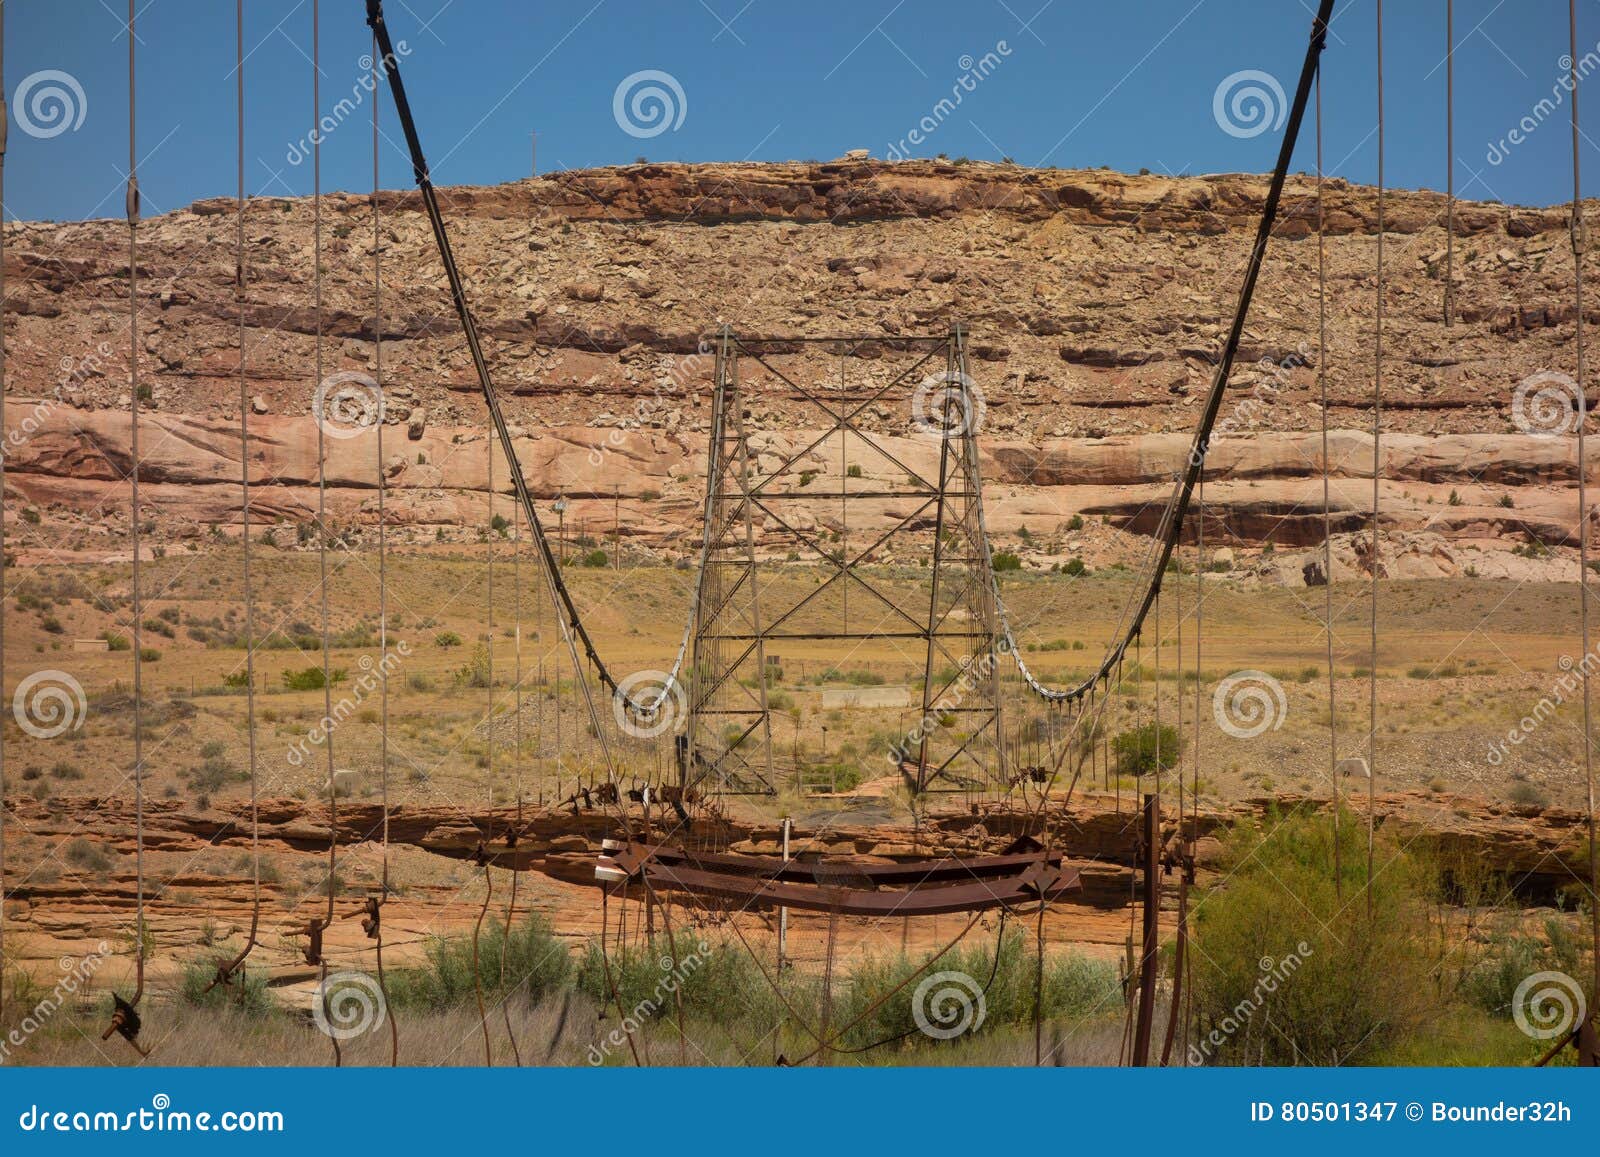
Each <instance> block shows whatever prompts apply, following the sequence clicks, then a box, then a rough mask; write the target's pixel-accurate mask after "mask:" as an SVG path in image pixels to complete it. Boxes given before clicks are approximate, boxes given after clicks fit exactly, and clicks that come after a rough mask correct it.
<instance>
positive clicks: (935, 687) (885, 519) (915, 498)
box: [679, 327, 1007, 793]
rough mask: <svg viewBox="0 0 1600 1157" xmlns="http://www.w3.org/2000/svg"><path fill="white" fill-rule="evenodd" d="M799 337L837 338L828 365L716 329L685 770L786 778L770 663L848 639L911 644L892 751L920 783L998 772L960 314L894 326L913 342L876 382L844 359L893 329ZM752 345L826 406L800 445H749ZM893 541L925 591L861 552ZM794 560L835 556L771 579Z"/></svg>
mask: <svg viewBox="0 0 1600 1157" xmlns="http://www.w3.org/2000/svg"><path fill="white" fill-rule="evenodd" d="M807 341H808V342H821V343H822V344H824V345H825V346H827V347H829V348H830V352H835V353H837V355H838V367H839V370H838V376H837V378H836V379H833V380H830V381H826V382H821V383H815V384H803V383H802V382H800V381H797V380H796V379H795V376H794V375H793V374H791V373H790V372H786V371H785V370H783V369H781V368H779V367H778V366H777V365H775V364H774V361H773V358H774V356H775V355H776V354H777V353H778V352H781V351H783V350H784V349H785V348H793V346H794V345H795V344H797V342H796V339H772V338H769V339H754V338H742V337H739V336H737V335H735V334H734V333H733V332H732V331H731V330H728V329H724V330H723V332H722V334H721V335H720V337H719V340H718V345H717V353H716V366H715V371H714V379H715V397H714V404H713V412H712V422H711V444H710V449H709V453H708V455H707V471H706V482H707V484H706V507H705V522H704V526H705V541H704V552H703V557H702V565H701V570H700V575H699V581H698V588H697V591H696V595H695V613H694V621H693V626H692V633H691V643H690V648H689V649H690V654H691V657H692V662H691V666H690V670H689V673H688V677H687V679H686V683H687V685H688V687H689V702H690V710H689V724H688V728H687V733H686V736H685V741H684V742H683V743H681V744H680V748H679V763H680V771H681V774H682V778H683V784H684V786H685V788H700V789H701V790H707V791H714V792H722V793H742V792H770V791H773V790H775V789H776V779H775V776H776V774H777V770H778V768H777V767H776V762H777V759H778V755H777V754H776V753H775V750H774V745H773V740H772V719H771V709H770V704H769V702H768V696H767V684H768V681H769V680H768V678H767V677H766V676H767V675H768V673H769V672H770V671H773V670H775V669H777V667H778V665H779V663H780V662H781V653H782V651H783V649H784V647H785V645H786V644H790V643H800V642H807V643H809V642H837V643H841V644H844V645H845V646H846V647H847V648H848V650H847V655H851V656H854V655H862V656H872V655H877V654H881V651H882V649H883V647H885V646H887V647H890V648H891V649H895V650H898V651H899V652H900V653H901V654H915V655H916V657H917V659H918V661H919V662H920V664H921V666H922V676H921V679H920V681H919V685H918V686H917V688H916V690H915V694H914V697H913V698H914V702H913V706H914V707H915V708H916V709H917V711H918V715H917V718H916V720H915V721H914V723H913V726H912V727H910V728H909V729H908V735H907V742H905V743H903V744H902V745H901V746H900V747H899V748H897V750H896V755H895V757H894V758H895V763H896V764H898V767H899V770H900V772H901V774H903V775H904V776H905V778H906V781H907V783H908V785H909V786H911V787H912V788H913V790H916V791H924V790H929V789H930V788H931V789H934V790H939V789H947V790H948V789H955V788H961V787H969V788H970V787H974V786H985V785H987V784H990V783H1004V782H1006V778H1007V769H1006V757H1005V744H1004V742H1003V740H1002V729H1001V707H1000V681H999V673H998V671H997V670H996V663H995V656H996V654H997V648H998V646H999V643H1000V640H1001V638H1002V629H1001V626H1000V619H999V615H998V613H997V605H996V602H995V598H994V590H993V582H992V569H991V567H992V560H991V558H990V550H989V544H988V539H987V536H986V534H985V531H984V525H983V505H982V500H981V477H980V474H979V459H978V447H977V429H978V425H979V423H978V421H977V417H978V412H979V410H980V407H981V399H980V397H979V395H978V393H977V391H976V388H975V387H974V386H973V384H972V380H971V378H970V376H969V375H968V373H967V354H966V343H965V337H964V335H963V333H962V331H961V330H960V328H959V327H958V328H957V329H955V330H954V331H953V332H951V333H949V334H946V335H939V336H930V337H916V338H898V339H894V340H893V342H892V345H893V346H894V348H895V350H896V351H898V352H901V353H906V354H910V355H913V356H912V357H911V358H910V359H909V360H908V361H907V363H906V364H905V365H904V366H903V367H902V368H900V369H899V370H898V371H897V372H894V373H893V374H892V375H891V376H889V377H888V378H887V380H885V381H881V382H873V383H866V384H863V383H861V382H860V381H852V380H851V378H852V371H851V368H850V367H851V364H852V362H853V361H856V360H858V359H859V358H860V357H861V356H862V355H866V356H867V357H869V358H870V359H871V360H874V361H875V360H876V359H877V357H878V356H880V355H881V354H882V352H883V346H884V345H885V341H884V339H882V338H837V339H834V338H823V339H807ZM869 343H870V347H869ZM746 362H749V363H752V364H753V374H762V375H770V378H771V380H772V381H773V382H774V383H775V384H778V385H781V387H782V388H784V389H786V390H787V391H789V392H790V394H791V396H792V397H794V398H797V399H799V400H800V401H801V403H802V406H803V407H804V409H805V411H806V412H807V414H808V415H812V416H814V417H815V418H816V419H817V422H816V424H815V426H812V425H811V424H809V423H806V422H805V421H804V420H801V421H799V422H797V423H796V426H797V427H798V428H802V429H804V430H805V434H804V436H803V437H800V438H799V439H797V440H796V442H795V443H794V444H793V445H782V444H781V442H780V441H779V440H778V439H775V438H771V437H767V436H763V437H762V438H761V445H760V446H759V447H757V446H755V445H754V444H753V443H754V442H755V441H756V439H755V438H753V437H752V434H751V431H750V430H749V429H748V426H747V421H748V416H749V413H750V410H749V406H748V401H749V398H748V397H747V389H748V386H747V384H746V382H745V381H744V379H743V376H742V375H743V372H744V369H745V363H746ZM855 376H856V377H860V376H861V372H860V371H855ZM880 376H881V375H880ZM869 412H870V413H872V414H877V415H881V414H884V413H887V414H889V415H890V416H891V418H892V417H893V416H895V415H903V416H904V418H905V420H906V421H907V422H908V423H909V424H910V425H911V427H912V429H913V430H914V431H915V433H914V434H913V440H912V442H911V443H910V445H911V446H912V449H911V450H909V451H908V449H907V448H906V446H905V445H903V443H906V441H907V440H906V439H904V438H899V439H890V438H888V437H885V436H880V435H877V434H874V433H873V432H871V431H869V430H868V429H866V428H865V426H864V418H865V417H866V416H867V415H868V414H869ZM853 511H855V512H860V513H858V514H857V517H856V523H857V528H856V529H855V530H854V532H852V528H851V521H852V512H853ZM862 514H865V515H866V516H867V520H868V521H869V522H870V526H869V528H868V529H866V530H862V529H861V527H860V523H861V522H862V521H863V519H862V517H861V515H862ZM890 555H892V556H893V557H894V558H896V559H898V560H900V561H905V560H907V559H909V558H916V559H919V560H920V562H921V563H922V564H924V565H925V566H926V569H927V574H928V579H927V584H926V586H927V591H928V594H927V597H926V599H924V600H919V601H918V602H916V603H908V602H907V601H906V600H905V599H904V597H903V596H902V597H901V598H899V599H897V598H895V597H894V596H893V595H892V594H891V593H890V591H889V589H888V588H886V587H885V586H884V585H883V584H882V583H881V582H880V581H879V580H878V579H877V578H876V577H875V576H874V574H873V573H872V572H871V570H870V569H869V566H870V564H872V563H873V562H874V561H876V560H879V559H882V558H884V557H887V556H890ZM795 561H805V562H809V563H812V564H820V565H821V566H822V567H823V569H824V573H823V576H822V578H821V580H820V581H819V582H818V583H817V585H816V586H815V587H813V588H811V589H810V590H808V591H806V592H805V593H803V594H797V593H795V592H794V591H793V584H792V583H790V584H784V585H780V584H777V583H775V582H773V581H772V580H773V578H774V576H775V571H776V568H778V567H779V566H781V565H783V564H784V563H792V562H795ZM893 766H894V765H893V764H891V765H890V767H889V768H886V771H887V770H892V768H893ZM789 770H791V771H792V770H793V769H792V768H791V769H789Z"/></svg>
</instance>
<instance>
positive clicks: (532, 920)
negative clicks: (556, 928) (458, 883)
mask: <svg viewBox="0 0 1600 1157" xmlns="http://www.w3.org/2000/svg"><path fill="white" fill-rule="evenodd" d="M472 939H473V938H472V934H471V933H463V934H460V935H455V936H435V937H431V938H430V939H429V940H428V943H427V946H426V948H425V952H426V954H427V961H428V962H427V964H426V965H424V966H423V967H420V968H405V969H391V970H390V971H389V972H388V973H387V976H386V981H387V984H386V987H387V988H388V992H389V1003H390V1004H392V1005H394V1006H395V1007H397V1008H399V1007H406V1006H411V1007H425V1008H447V1007H450V1006H452V1005H457V1004H463V1003H465V1002H467V1001H473V1000H476V998H477V992H478V987H479V985H478V984H474V982H473V971H472ZM502 961H503V962H504V965H505V967H504V975H505V978H504V981H502V979H501V972H502V969H501V964H502ZM571 975H572V960H571V958H570V957H568V955H567V948H566V945H565V944H563V943H562V942H561V941H560V940H558V939H557V938H556V936H555V933H554V932H553V931H552V930H551V928H550V923H549V921H547V920H545V919H544V917H542V916H538V915H530V916H528V917H527V918H526V919H525V920H523V922H522V923H521V924H518V925H516V926H515V927H513V928H512V929H511V930H510V932H509V933H508V932H507V930H506V926H505V924H504V923H503V922H502V921H499V920H495V919H493V918H491V919H489V920H487V921H485V923H484V926H483V933H482V935H481V936H480V937H479V938H478V971H477V976H478V980H479V982H480V983H481V986H482V989H483V993H484V997H485V999H487V998H488V997H490V996H491V995H492V996H494V997H496V998H498V997H501V996H504V995H510V994H512V993H518V992H520V993H522V994H524V995H526V996H527V997H528V999H529V1000H540V999H542V998H543V997H545V996H547V995H549V994H550V993H552V992H557V991H559V990H560V989H562V988H563V987H565V986H566V984H567V981H568V979H569V978H570V977H571Z"/></svg>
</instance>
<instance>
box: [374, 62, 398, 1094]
mask: <svg viewBox="0 0 1600 1157" xmlns="http://www.w3.org/2000/svg"><path fill="white" fill-rule="evenodd" d="M378 76H379V64H378V38H377V37H376V36H374V37H373V38H372V91H373V94H374V97H373V101H372V363H373V383H374V385H376V386H377V392H378V421H377V428H378V447H377V456H378V790H379V792H380V793H381V794H382V799H383V872H382V876H381V878H380V882H379V886H378V907H377V909H375V910H374V912H373V914H372V915H373V924H374V927H373V931H374V933H375V934H376V940H377V958H378V992H379V993H380V995H382V997H383V1002H384V1005H385V1007H387V1008H388V1011H389V1016H388V1020H389V1065H390V1067H395V1066H398V1065H399V1064H400V1026H399V1025H398V1024H396V1023H395V1019H394V1007H393V1005H392V1004H391V1002H390V1001H389V984H388V979H387V978H386V977H385V976H384V971H383V916H382V908H383V905H384V904H387V903H388V902H389V511H388V497H389V495H388V479H387V477H386V476H385V474H384V461H383V420H384V407H383V263H382V258H381V257H380V255H379V250H380V248H381V245H382V238H381V236H380V234H379V216H378V101H377V97H376V94H377V91H378Z"/></svg>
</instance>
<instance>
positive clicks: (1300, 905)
mask: <svg viewBox="0 0 1600 1157" xmlns="http://www.w3.org/2000/svg"><path fill="white" fill-rule="evenodd" d="M1366 832H1367V829H1366V825H1365V823H1364V822H1363V821H1362V819H1361V818H1360V817H1358V816H1356V815H1355V814H1354V813H1345V815H1344V816H1343V820H1342V823H1341V824H1340V825H1339V835H1338V847H1339V852H1340V865H1341V871H1342V889H1343V890H1342V893H1341V891H1340V884H1341V881H1340V879H1338V878H1336V876H1335V871H1334V847H1335V835H1334V822H1333V817H1332V816H1331V815H1328V814H1323V813H1319V814H1300V813H1295V814H1291V815H1288V816H1284V815H1280V814H1278V813H1276V812H1271V813H1269V814H1268V815H1267V816H1266V817H1265V818H1264V822H1263V824H1262V826H1261V827H1260V828H1259V829H1258V828H1255V827H1253V826H1251V827H1240V828H1237V829H1235V830H1234V831H1233V832H1232V833H1230V835H1229V836H1228V837H1227V838H1226V840H1225V847H1224V855H1223V862H1222V865H1221V868H1222V872H1221V882H1219V883H1218V884H1216V885H1215V886H1213V887H1211V888H1209V889H1208V890H1206V891H1205V892H1204V893H1203V894H1202V895H1201V896H1200V897H1199V899H1198V901H1197V903H1196V904H1195V951H1194V952H1193V954H1192V959H1193V960H1194V981H1195V985H1194V999H1195V1013H1196V1017H1197V1019H1198V1025H1197V1036H1196V1037H1195V1043H1194V1052H1193V1053H1191V1057H1190V1060H1191V1062H1193V1063H1197V1064H1203V1063H1210V1062H1217V1061H1221V1062H1224V1063H1248V1064H1263V1065H1344V1064H1374V1063H1382V1060H1383V1058H1384V1056H1385V1054H1386V1053H1387V1052H1388V1051H1389V1050H1391V1049H1393V1048H1395V1047H1397V1046H1400V1045H1402V1044H1404V1043H1405V1042H1406V1041H1408V1040H1409V1039H1410V1038H1412V1037H1413V1036H1414V1035H1415V1034H1417V1033H1419V1032H1426V1031H1428V1029H1427V1027H1426V1026H1427V1024H1429V1023H1431V1022H1432V1021H1433V1020H1436V1019H1437V1018H1438V1007H1437V1006H1438V1004H1439V1000H1440V997H1439V979H1438V968H1439V966H1440V964H1441V959H1440V951H1441V949H1440V947H1439V944H1438V942H1437V941H1434V940H1430V937H1429V933H1428V913H1427V898H1428V893H1429V891H1430V890H1431V888H1432V886H1433V877H1432V876H1431V874H1430V873H1429V872H1428V870H1427V869H1426V868H1425V867H1424V866H1423V865H1422V864H1421V863H1420V862H1419V861H1418V860H1417V859H1415V858H1414V857H1413V856H1412V855H1410V854H1409V853H1408V852H1407V851H1405V850H1404V849H1403V848H1401V847H1398V846H1396V845H1394V844H1393V842H1392V841H1391V840H1389V839H1387V838H1385V837H1384V836H1383V834H1382V833H1381V832H1380V833H1379V835H1378V839H1377V844H1376V848H1375V860H1376V863H1377V864H1378V865H1379V867H1380V869H1381V870H1380V871H1378V872H1377V873H1376V874H1375V875H1374V877H1373V880H1372V887H1371V894H1370V901H1371V903H1370V914H1369V905H1368V896H1367V894H1366V891H1365V889H1364V884H1365V878H1366V865H1367V855H1366Z"/></svg>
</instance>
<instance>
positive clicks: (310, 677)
mask: <svg viewBox="0 0 1600 1157" xmlns="http://www.w3.org/2000/svg"><path fill="white" fill-rule="evenodd" d="M345 674H346V672H345V669H344V668H343V667H335V668H334V669H333V670H332V671H329V672H327V673H326V674H324V672H323V670H322V668H321V667H302V668H301V669H300V670H298V671H292V670H291V671H285V672H284V673H283V685H284V687H286V688H287V689H288V690H290V691H320V690H322V688H323V686H324V685H325V684H326V683H343V682H344V680H345Z"/></svg>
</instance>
